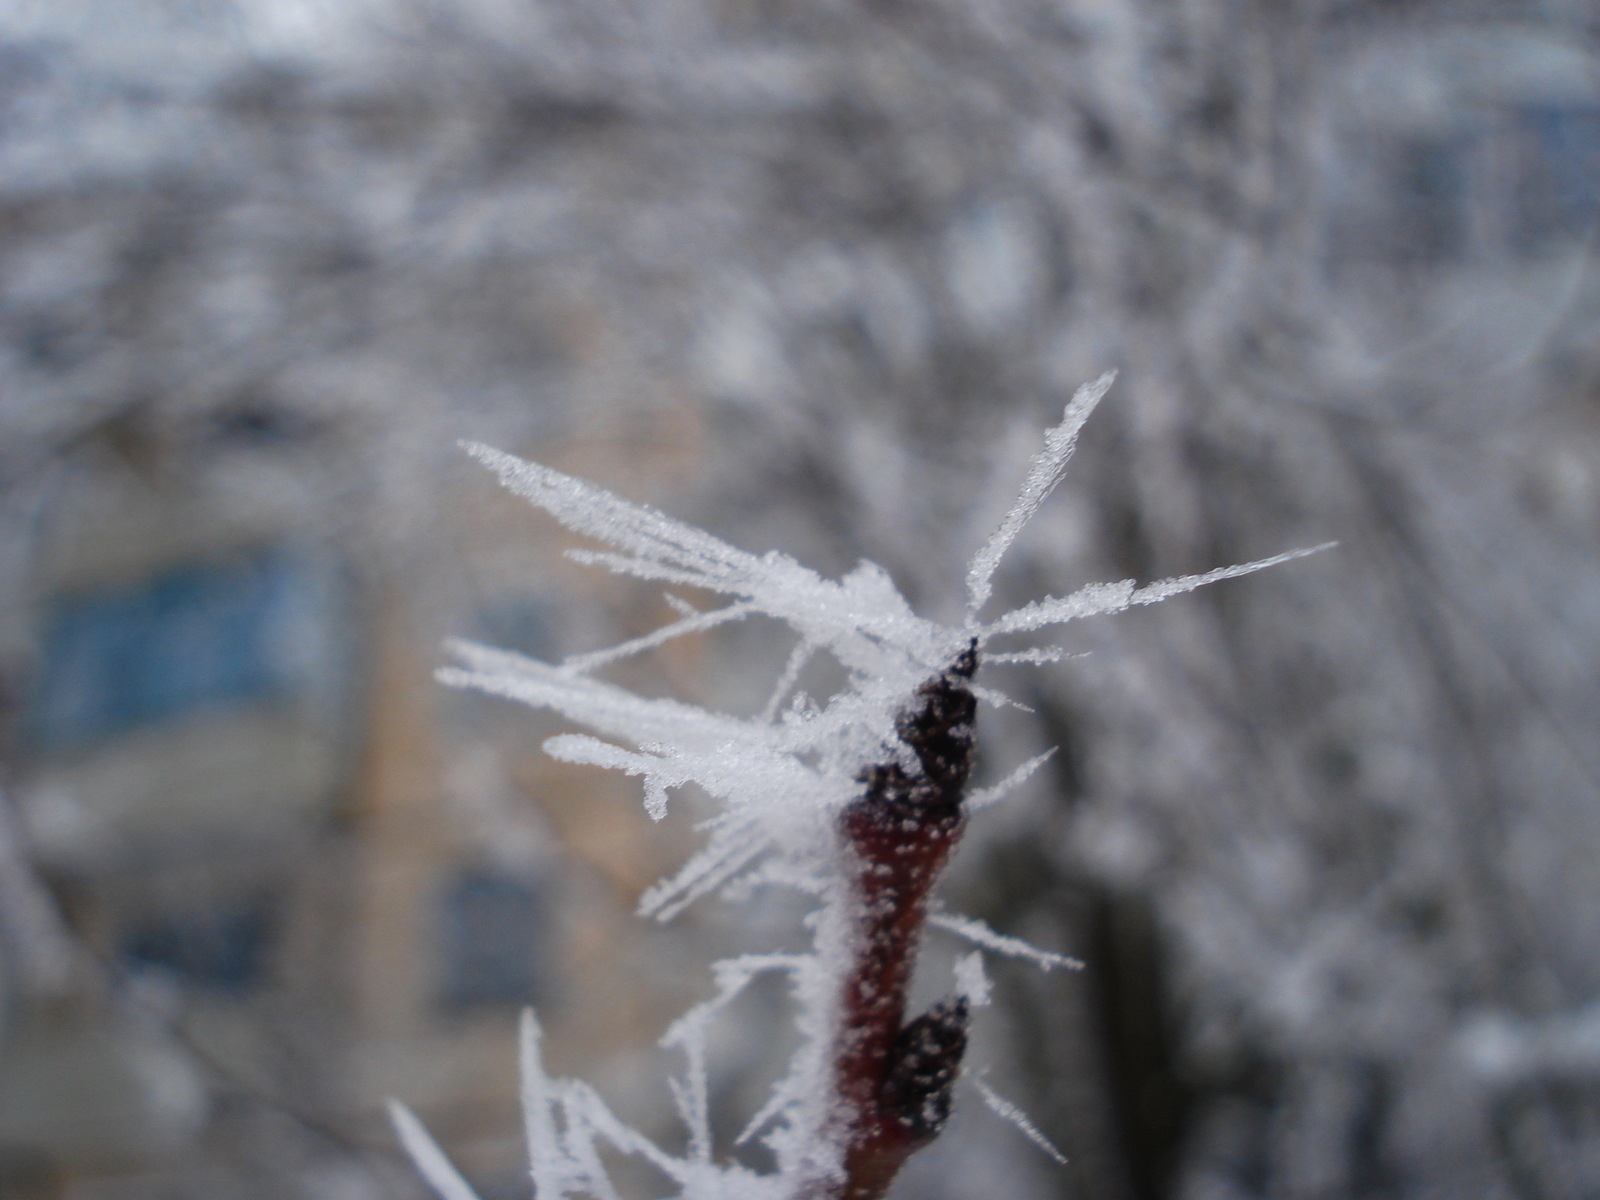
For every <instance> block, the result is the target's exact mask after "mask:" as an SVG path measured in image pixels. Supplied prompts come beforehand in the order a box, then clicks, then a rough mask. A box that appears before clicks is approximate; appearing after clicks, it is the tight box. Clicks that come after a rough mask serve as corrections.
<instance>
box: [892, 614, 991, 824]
mask: <svg viewBox="0 0 1600 1200" xmlns="http://www.w3.org/2000/svg"><path fill="white" fill-rule="evenodd" d="M977 670H978V643H977V639H976V638H974V639H973V641H972V643H971V644H970V645H969V646H968V647H967V648H966V649H965V650H963V651H962V652H961V653H960V654H959V655H957V656H956V660H955V662H953V663H951V664H950V665H949V666H948V667H946V668H945V669H944V670H943V671H941V672H940V673H939V674H937V675H935V676H934V677H933V678H932V679H930V680H928V682H926V683H924V684H923V685H922V686H921V687H919V688H918V689H917V691H916V698H917V701H918V703H917V704H916V706H915V707H913V708H910V709H908V710H907V711H905V712H903V713H901V714H900V718H899V719H898V720H897V721H896V722H895V731H896V732H897V733H899V735H900V739H901V740H902V741H903V742H905V744H906V745H908V746H910V747H911V748H912V750H914V751H916V754H917V759H918V761H919V762H920V763H921V764H922V771H923V774H924V775H926V776H927V777H928V779H929V781H930V782H932V783H933V784H934V786H935V787H937V788H938V789H939V790H940V791H943V792H947V793H952V792H953V793H959V792H960V791H961V789H962V788H963V787H965V786H966V782H967V776H968V775H969V774H970V773H971V771H972V745H973V734H972V721H973V718H974V717H975V716H976V715H977V711H978V702H977V700H976V699H975V698H974V697H973V695H972V689H971V688H970V687H968V686H967V685H968V684H969V683H971V682H972V676H973V675H974V674H975V673H976V672H977Z"/></svg>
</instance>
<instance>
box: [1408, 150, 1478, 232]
mask: <svg viewBox="0 0 1600 1200" xmlns="http://www.w3.org/2000/svg"><path fill="white" fill-rule="evenodd" d="M1470 151H1471V144H1470V142H1469V141H1468V140H1467V139H1465V138H1426V139H1417V140H1414V141H1408V142H1405V143H1403V144H1401V145H1400V146H1399V147H1397V153H1396V156H1395V159H1394V170H1395V175H1394V181H1393V182H1394V189H1395V230H1394V235H1395V238H1396V241H1395V244H1394V252H1395V253H1396V254H1397V255H1398V256H1399V257H1401V258H1404V259H1410V260H1412V261H1418V262H1443V261H1445V260H1447V259H1450V258H1453V257H1455V256H1456V255H1458V254H1460V253H1461V252H1462V250H1463V249H1464V248H1465V244H1466V236H1467V201H1468V196H1467V174H1468V172H1467V158H1468V155H1469V154H1470Z"/></svg>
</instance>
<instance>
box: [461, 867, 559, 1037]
mask: <svg viewBox="0 0 1600 1200" xmlns="http://www.w3.org/2000/svg"><path fill="white" fill-rule="evenodd" d="M440 916H441V920H440V926H441V927H440V931H439V932H440V935H441V948H442V950H443V955H442V963H441V969H442V977H441V979H440V984H441V987H440V998H441V1001H442V1004H443V1006H444V1007H445V1008H447V1009H463V1008H478V1007H483V1006H492V1005H521V1004H532V1003H535V1002H537V1001H541V1000H546V999H548V996H547V995H546V994H545V975H546V972H545V963H544V959H545V953H546V944H545V943H546V936H547V934H546V931H547V928H548V925H549V915H548V912H547V911H546V905H545V903H544V901H543V898H542V897H541V895H540V893H539V890H538V889H537V888H535V887H533V886H532V885H531V884H529V883H527V882H525V881H524V880H522V879H518V878H516V877H514V876H510V875H506V874H503V873H499V872H494V871H487V870H482V869H474V870H469V871H465V872H463V873H462V874H461V875H459V876H457V877H456V878H455V879H454V880H453V881H452V882H451V883H450V884H449V885H448V886H447V887H446V889H445V891H444V895H443V897H442V904H441V913H440Z"/></svg>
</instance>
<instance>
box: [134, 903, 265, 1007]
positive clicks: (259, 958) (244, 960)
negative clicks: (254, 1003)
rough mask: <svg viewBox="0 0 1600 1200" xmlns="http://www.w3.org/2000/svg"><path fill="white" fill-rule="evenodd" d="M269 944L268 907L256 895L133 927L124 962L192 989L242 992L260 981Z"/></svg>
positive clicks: (136, 968) (135, 968)
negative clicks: (168, 975)
mask: <svg viewBox="0 0 1600 1200" xmlns="http://www.w3.org/2000/svg"><path fill="white" fill-rule="evenodd" d="M271 940H272V911H271V907H270V905H269V904H268V902H267V901H266V899H265V898H264V897H259V896H258V897H253V898H251V899H247V900H240V901H234V902H232V903H224V904H219V905H216V906H214V907H211V908H204V909H198V910H195V911H191V912H187V913H183V914H180V915H177V916H166V917H161V918H159V919H155V920H149V921H146V922H144V923H142V924H140V925H136V926H135V927H134V928H133V929H131V930H130V931H129V932H128V934H127V935H126V936H125V937H124V938H123V941H122V960H123V962H124V963H125V964H127V966H129V967H130V968H132V969H134V970H159V971H164V972H167V973H169V974H171V975H172V976H173V977H175V978H176V979H178V980H179V981H181V982H183V983H186V984H189V985H190V986H192V987H198V988H203V989H205V990H207V991H215V992H228V993H240V992H246V991H249V990H250V989H252V988H254V987H256V986H257V985H258V984H259V983H260V982H261V980H262V976H263V975H264V974H265V968H266V960H267V951H268V949H269V948H270V944H271Z"/></svg>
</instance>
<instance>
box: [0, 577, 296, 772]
mask: <svg viewBox="0 0 1600 1200" xmlns="http://www.w3.org/2000/svg"><path fill="white" fill-rule="evenodd" d="M303 599H304V590H303V588H302V587H301V586H300V582H299V580H298V579H297V578H296V575H295V572H294V571H293V570H292V569H291V566H290V563H289V561H288V560H287V559H285V558H283V557H280V556H275V555H261V556H257V557H254V558H248V559H243V560H238V561H231V562H205V563H194V564H190V565H186V566H183V567H179V568H176V569H174V570H170V571H168V572H166V573H165V574H162V575H160V576H158V577H156V578H154V579H151V580H148V581H146V582H144V583H142V584H139V585H137V586H133V587H124V588H117V589H108V590H104V591H96V592H85V593H79V594H74V595H67V596H62V597H60V598H58V599H57V600H56V601H55V603H54V604H53V605H52V606H51V609H50V612H49V616H48V622H47V627H46V630H45V635H44V639H43V645H42V654H41V661H40V672H39V678H38V682H37V687H36V688H35V691H34V695H33V698H32V704H31V705H30V711H29V713H28V718H27V721H26V729H27V731H28V734H29V735H30V739H31V740H32V741H33V743H34V744H35V745H36V746H37V747H38V748H39V749H40V750H42V751H44V752H46V753H52V752H62V751H72V750H76V749H80V748H83V747H85V746H89V745H91V744H93V743H96V742H99V741H102V740H104V739H106V738H108V737H112V736H115V735H117V734H119V733H123V732H126V731H128V730H131V729H135V728H139V727H142V726H147V725H153V724H157V723H159V722H163V721H167V720H170V719H173V718H175V717H179V716H183V715H185V714H189V713H192V712H194V711H196V710H201V709H207V708H216V707H221V706H230V705H238V704H241V703H245V702H250V701H255V700H260V699H263V698H272V697H274V696H277V695H281V694H283V693H285V692H286V691H288V690H290V689H291V688H292V687H293V684H294V679H293V675H294V674H295V671H294V669H293V664H292V663H291V662H290V661H289V658H290V657H292V655H290V654H286V652H285V651H286V646H288V641H286V634H290V633H292V629H293V626H294V623H295V622H296V621H297V619H298V617H299V616H300V615H302V614H301V612H300V609H301V608H302V607H303V605H302V601H303Z"/></svg>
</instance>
